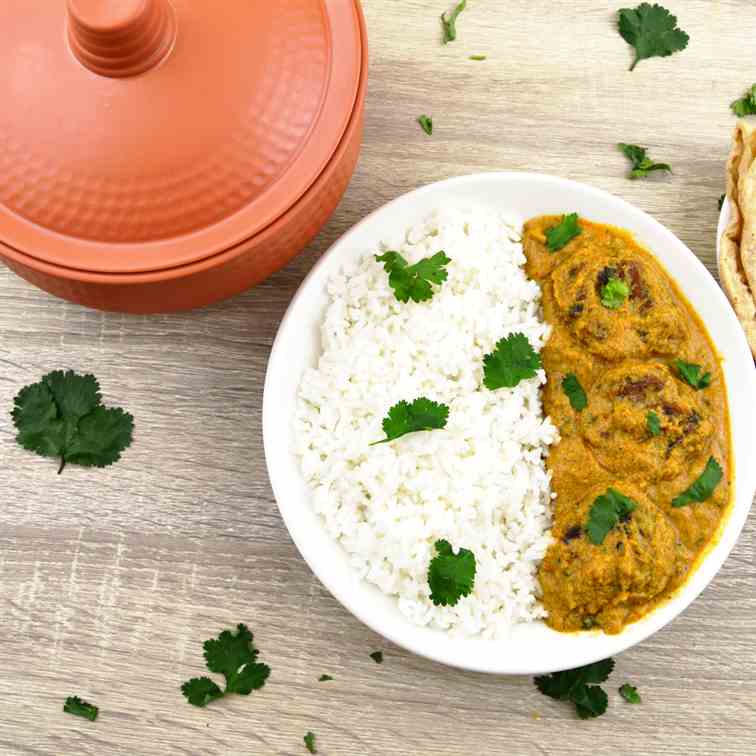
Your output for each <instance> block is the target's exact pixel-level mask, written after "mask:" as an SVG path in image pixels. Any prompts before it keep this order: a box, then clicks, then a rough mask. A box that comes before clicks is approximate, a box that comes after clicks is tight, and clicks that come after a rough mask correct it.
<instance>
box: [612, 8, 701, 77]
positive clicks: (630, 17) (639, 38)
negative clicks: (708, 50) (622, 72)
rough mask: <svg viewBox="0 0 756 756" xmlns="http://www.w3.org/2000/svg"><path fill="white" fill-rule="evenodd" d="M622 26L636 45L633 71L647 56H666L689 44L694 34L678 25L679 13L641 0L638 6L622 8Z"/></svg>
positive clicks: (633, 44) (620, 31)
mask: <svg viewBox="0 0 756 756" xmlns="http://www.w3.org/2000/svg"><path fill="white" fill-rule="evenodd" d="M618 29H619V33H620V35H621V36H622V39H624V40H625V42H627V43H628V44H629V45H630V46H631V47H634V48H635V60H633V63H632V65H631V66H630V70H631V71H632V70H633V69H634V68H635V66H637V65H638V63H639V62H640V61H641V60H645V59H646V58H653V57H661V58H666V57H667V56H669V55H672V54H673V53H676V52H680V50H684V49H685V48H686V47H687V46H688V42H689V40H690V37H689V36H688V35H687V34H686V33H685V32H684V31H683V30H682V29H679V28H678V26H677V17H676V16H673V15H672V14H671V13H670V12H669V11H668V10H667V9H666V8H664V7H663V6H661V5H656V4H654V5H650V4H649V3H641V4H640V5H639V6H638V7H637V8H622V9H621V10H620V12H619V19H618Z"/></svg>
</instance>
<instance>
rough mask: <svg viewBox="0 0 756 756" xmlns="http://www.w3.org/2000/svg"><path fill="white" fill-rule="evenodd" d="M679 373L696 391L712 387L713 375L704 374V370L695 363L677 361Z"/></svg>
mask: <svg viewBox="0 0 756 756" xmlns="http://www.w3.org/2000/svg"><path fill="white" fill-rule="evenodd" d="M675 367H676V368H677V372H678V374H679V376H680V378H682V379H683V380H684V381H685V382H686V383H688V384H689V385H691V386H693V388H694V389H695V390H696V391H700V390H701V389H705V388H708V387H709V386H710V385H711V378H712V376H711V373H703V374H702V371H703V368H702V367H701V366H700V365H696V364H695V363H693V362H684V361H683V360H675Z"/></svg>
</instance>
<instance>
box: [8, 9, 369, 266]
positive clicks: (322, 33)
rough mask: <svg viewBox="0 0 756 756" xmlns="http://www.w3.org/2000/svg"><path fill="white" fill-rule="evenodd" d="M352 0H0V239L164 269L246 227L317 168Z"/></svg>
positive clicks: (69, 262) (56, 253) (353, 20)
mask: <svg viewBox="0 0 756 756" xmlns="http://www.w3.org/2000/svg"><path fill="white" fill-rule="evenodd" d="M362 44H363V40H362V39H361V32H360V24H359V17H358V11H357V9H356V7H355V5H354V0H276V2H258V1H257V0H222V2H219V1H218V0H24V2H23V3H15V2H13V3H3V4H2V7H0V102H2V103H3V106H2V109H1V110H0V243H2V244H4V245H7V246H9V247H12V248H14V249H16V250H18V251H20V252H23V253H25V254H27V255H30V256H32V257H35V258H37V259H39V260H43V261H45V262H48V263H52V264H55V265H61V266H64V267H68V268H75V269H78V270H85V271H97V272H103V273H134V272H143V271H150V270H160V269H165V268H172V267H176V266H180V265H185V264H188V263H191V262H195V261H197V260H201V259H205V258H208V257H210V256H213V255H215V254H218V253H220V252H223V251H225V250H228V249H230V248H231V247H234V246H236V245H238V244H240V243H242V242H244V241H246V240H247V239H250V238H251V237H253V236H254V235H255V234H257V233H258V232H259V231H261V230H262V229H264V228H265V227H266V226H268V225H269V224H270V223H272V222H273V221H275V220H276V219H277V218H279V217H281V216H282V215H284V214H285V213H286V211H287V210H288V209H289V208H291V207H292V206H293V205H294V204H295V203H296V202H297V200H298V199H299V198H300V197H301V196H302V195H303V194H304V193H305V192H306V190H307V189H308V188H309V187H310V186H311V185H312V183H313V182H314V181H315V180H316V179H317V177H318V176H319V175H320V173H321V172H322V171H323V169H324V167H325V166H326V165H327V163H328V161H329V160H330V158H331V157H332V155H333V153H334V152H335V150H336V148H337V146H338V144H339V141H340V140H341V138H342V136H343V134H344V131H345V129H346V126H347V124H348V122H349V119H350V116H351V115H352V111H353V108H354V106H355V100H356V96H357V90H358V86H359V79H360V73H361V51H362Z"/></svg>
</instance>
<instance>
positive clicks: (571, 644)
mask: <svg viewBox="0 0 756 756" xmlns="http://www.w3.org/2000/svg"><path fill="white" fill-rule="evenodd" d="M448 205H455V206H469V205H482V206H485V207H488V208H493V209H498V210H507V211H511V212H514V213H516V214H518V215H520V216H521V217H522V218H523V219H527V218H529V217H532V216H536V215H542V214H546V213H566V212H578V213H580V215H582V216H584V217H586V218H589V219H591V220H595V221H600V222H604V223H612V224H614V225H617V226H620V227H622V228H625V229H628V230H629V231H631V232H632V233H633V234H635V236H636V238H637V239H638V241H640V242H641V243H642V244H644V245H645V246H647V247H648V248H649V249H650V250H652V251H653V252H654V253H655V254H656V256H657V257H658V258H659V260H660V261H661V263H662V264H663V265H664V266H665V268H666V269H667V270H668V271H669V273H670V274H671V275H672V276H673V277H674V278H675V279H676V281H677V282H678V284H679V285H680V287H681V288H682V290H683V292H684V293H685V294H686V296H687V297H688V299H689V300H690V301H691V303H692V304H693V306H694V307H695V309H696V310H697V312H698V314H699V315H700V316H701V317H702V318H703V321H704V322H705V323H706V326H707V328H708V329H709V333H710V335H711V337H712V339H713V340H714V343H715V344H716V345H717V348H718V349H719V350H720V352H721V354H722V365H723V368H724V374H725V378H726V381H727V393H728V399H729V403H730V414H731V422H732V439H733V451H734V469H735V485H734V496H735V503H734V507H733V509H732V511H731V513H730V515H729V518H728V520H727V522H726V524H725V526H724V528H723V531H722V534H721V537H720V538H719V541H718V542H717V543H716V545H715V546H714V547H713V548H712V549H711V551H710V552H709V553H708V555H707V556H706V558H705V560H704V561H703V562H702V564H701V565H700V566H699V568H698V570H697V571H696V572H695V573H694V575H693V576H692V577H691V578H690V580H689V581H688V582H687V583H686V584H685V586H684V587H683V588H682V589H681V590H680V591H679V593H678V594H677V595H675V596H674V597H673V598H672V599H671V600H669V601H668V602H666V603H664V604H663V605H661V606H660V607H658V608H657V609H655V610H654V611H653V612H651V614H649V615H648V616H646V617H645V618H644V619H642V620H640V621H639V622H636V623H634V624H632V625H629V626H628V627H626V628H625V629H624V630H623V632H622V633H620V634H618V635H604V634H600V633H578V634H563V633H557V632H555V631H553V630H551V629H550V628H548V627H547V626H546V625H545V624H543V623H542V622H537V623H531V624H528V625H522V626H518V627H516V628H515V629H514V630H513V632H512V634H511V637H508V638H506V639H504V640H481V639H475V638H474V639H467V638H452V637H450V636H448V635H447V634H446V633H444V632H442V631H438V630H432V629H429V628H427V627H418V626H416V625H413V624H412V623H410V622H409V620H407V619H406V618H405V617H404V615H403V614H401V613H400V611H399V609H398V608H397V605H396V600H395V599H393V598H389V597H388V596H386V595H384V594H383V593H381V592H380V591H379V590H378V589H377V588H376V587H374V586H372V585H370V584H368V583H365V582H361V581H360V580H358V579H357V578H356V576H355V574H354V573H353V572H352V570H351V568H350V566H349V562H348V559H347V555H346V552H344V551H343V550H342V548H341V547H340V546H339V545H338V544H337V543H336V542H334V541H333V540H332V539H331V538H330V537H329V536H328V534H327V533H326V531H325V528H324V525H323V523H322V521H321V519H320V517H319V516H318V515H316V514H315V512H314V510H313V508H312V505H311V495H310V492H309V490H308V488H307V486H306V485H305V482H304V480H303V478H302V475H301V473H300V469H299V464H298V459H297V458H296V457H295V456H294V454H293V453H292V437H293V431H292V420H293V417H294V412H295V404H296V397H297V389H298V385H299V382H300V379H301V376H302V373H303V371H304V370H305V368H306V367H308V366H314V365H315V364H316V362H317V359H318V356H319V354H320V335H319V327H320V321H321V317H322V315H323V313H324V310H325V307H326V305H327V297H326V293H325V288H326V281H327V280H328V278H329V277H330V276H331V275H332V274H333V273H334V272H336V271H337V270H338V269H339V268H340V267H341V266H342V265H343V264H344V262H345V261H346V260H348V259H350V258H353V257H354V256H357V255H362V254H364V253H365V252H366V251H368V250H371V249H375V248H376V245H377V243H378V242H379V241H381V240H382V239H385V238H387V237H393V236H394V235H395V234H396V232H397V230H402V229H405V228H407V227H409V226H410V225H412V224H414V223H416V222H418V221H419V220H421V219H423V218H424V217H425V216H426V215H427V214H428V213H429V212H431V211H433V210H434V209H436V208H437V207H439V206H448ZM754 397H756V371H754V366H753V358H752V357H751V353H750V350H749V349H748V345H747V343H746V340H745V337H744V335H743V331H742V330H741V328H740V326H739V324H738V321H737V319H736V318H735V315H734V313H733V312H732V310H731V308H730V305H729V303H728V302H727V299H726V298H725V296H724V294H723V293H722V291H721V290H720V289H719V287H718V286H717V284H716V282H715V281H714V279H713V278H712V277H711V275H709V273H708V272H707V271H706V268H705V267H704V266H703V264H702V263H701V262H700V261H699V260H698V259H697V258H696V256H695V255H694V254H693V253H692V252H691V251H690V250H689V249H688V248H687V247H686V246H685V245H684V244H683V243H682V242H681V241H680V240H679V239H677V238H676V237H675V236H674V235H673V234H672V233H671V232H670V231H668V230H667V229H666V228H664V226H662V225H661V224H660V223H658V222H657V221H655V220H654V219H653V218H651V217H650V216H649V215H647V214H646V213H644V212H643V211H641V210H638V209H637V208H635V207H633V206H632V205H629V204H628V203H627V202H625V201H623V200H621V199H618V198H617V197H614V196H612V195H611V194H607V193H606V192H603V191H600V190H599V189H594V188H592V187H590V186H586V185H584V184H578V183H576V182H574V181H567V180H565V179H561V178H556V177H554V176H543V175H538V174H529V173H488V174H479V175H474V176H463V177H460V178H454V179H449V180H447V181H441V182H439V183H437V184H431V185H430V186H426V187H423V188H421V189H417V190H416V191H413V192H410V193H409V194H405V195H404V196H402V197H399V198H398V199H396V200H394V201H393V202H389V203H388V204H387V205H385V206H384V207H382V208H380V209H379V210H377V211H376V212H374V213H372V214H371V215H370V216H368V217H367V218H365V220H363V221H362V222H360V223H358V224H357V225H356V226H355V227H354V228H352V229H351V231H349V232H347V233H346V234H345V235H344V236H343V237H342V238H341V239H340V240H339V241H337V242H336V243H335V244H334V245H333V247H331V249H330V250H329V251H328V252H327V253H326V254H325V255H323V257H322V258H321V260H320V261H319V262H318V264H317V265H316V266H315V267H314V268H313V270H312V271H311V272H310V274H309V276H307V278H306V280H305V281H304V283H303V284H302V285H301V287H300V288H299V291H298V292H297V294H296V296H295V297H294V299H293V300H292V302H291V305H290V306H289V309H288V311H287V313H286V316H285V317H284V319H283V321H282V323H281V326H280V329H279V331H278V336H277V337H276V340H275V343H274V345H273V351H272V354H271V357H270V362H269V364H268V372H267V376H266V380H265V396H264V401H263V435H264V441H265V456H266V459H267V463H268V471H269V474H270V480H271V484H272V486H273V491H274V493H275V496H276V500H277V502H278V508H279V510H280V512H281V514H282V516H283V518H284V521H285V523H286V526H287V527H288V529H289V533H290V534H291V537H292V538H293V539H294V542H295V543H296V545H297V547H298V548H299V551H300V552H301V554H302V556H303V557H304V559H305V561H306V562H307V563H308V564H309V566H310V568H311V569H312V571H313V572H314V573H315V574H316V575H317V576H318V578H319V579H320V580H321V582H322V583H323V584H324V585H325V586H326V588H328V590H329V591H330V592H331V593H332V594H333V595H334V596H335V597H336V598H337V599H338V600H339V601H340V602H341V603H342V604H343V605H344V606H345V607H346V608H347V609H348V610H349V611H350V612H352V614H354V615H355V616H356V617H357V618H358V619H360V620H362V621H363V622H364V623H365V624H366V625H368V626H369V627H371V628H372V629H373V630H375V631H376V632H378V633H380V634H381V635H383V636H384V637H385V638H388V639H389V640H390V641H393V642H394V643H396V644H398V645H400V646H403V647H404V648H406V649H408V650H410V651H412V652H414V653H417V654H420V655H421V656H425V657H428V658H430V659H434V660H436V661H440V662H443V663H444V664H449V665H452V666H456V667H461V668H464V669H470V670H476V671H481V672H492V673H499V674H540V673H545V672H552V671H555V670H560V669H566V668H571V667H577V666H580V665H583V664H587V663H589V662H593V661H596V660H598V659H603V658H606V657H608V656H612V655H614V654H617V653H619V652H621V651H624V650H625V649H626V648H629V647H630V646H633V645H634V644H636V643H639V642H640V641H642V640H644V639H645V638H648V636H649V635H651V634H652V633H655V632H656V631H657V630H659V629H660V628H662V627H664V625H666V624H667V623H668V622H670V621H671V620H672V619H674V618H675V617H676V616H677V615H678V614H680V612H682V611H683V609H685V607H686V606H688V604H690V602H691V601H693V599H694V598H695V597H696V596H697V595H698V594H699V593H700V592H701V591H702V590H703V589H704V588H705V587H706V585H707V584H708V583H709V581H710V580H711V579H712V578H713V577H714V575H715V574H716V572H717V570H719V568H720V567H721V566H722V563H723V562H724V560H725V558H726V557H727V555H728V554H729V552H730V550H731V549H732V547H733V545H734V544H735V541H736V540H737V538H738V535H739V534H740V531H741V528H742V527H743V523H744V522H745V519H746V516H747V515H748V511H749V510H750V508H751V502H752V500H753V497H754V492H755V491H756V465H754V464H753V460H754V458H755V457H756V448H755V447H756V443H755V441H756V438H755V437H754V428H756V402H754Z"/></svg>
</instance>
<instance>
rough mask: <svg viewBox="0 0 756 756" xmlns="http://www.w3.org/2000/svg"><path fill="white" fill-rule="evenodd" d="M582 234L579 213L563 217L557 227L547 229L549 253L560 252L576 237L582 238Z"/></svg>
mask: <svg viewBox="0 0 756 756" xmlns="http://www.w3.org/2000/svg"><path fill="white" fill-rule="evenodd" d="M582 233H583V232H582V230H581V229H580V225H579V224H578V214H577V213H570V214H569V215H563V216H562V220H561V221H559V223H557V225H556V226H551V228H547V229H546V231H545V234H546V246H547V247H548V250H549V252H558V251H559V250H560V249H562V247H565V246H566V245H567V244H568V243H569V242H571V241H572V240H573V239H574V238H575V237H576V236H580V234H582Z"/></svg>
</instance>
